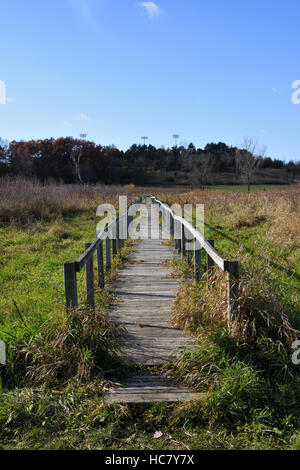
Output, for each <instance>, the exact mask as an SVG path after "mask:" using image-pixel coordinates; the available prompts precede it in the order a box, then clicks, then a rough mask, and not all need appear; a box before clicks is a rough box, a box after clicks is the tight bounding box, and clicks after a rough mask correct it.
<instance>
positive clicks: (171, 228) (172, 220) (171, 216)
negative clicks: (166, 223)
mask: <svg viewBox="0 0 300 470" xmlns="http://www.w3.org/2000/svg"><path fill="white" fill-rule="evenodd" d="M174 231H175V227H174V217H173V214H172V213H171V214H170V238H171V237H174Z"/></svg>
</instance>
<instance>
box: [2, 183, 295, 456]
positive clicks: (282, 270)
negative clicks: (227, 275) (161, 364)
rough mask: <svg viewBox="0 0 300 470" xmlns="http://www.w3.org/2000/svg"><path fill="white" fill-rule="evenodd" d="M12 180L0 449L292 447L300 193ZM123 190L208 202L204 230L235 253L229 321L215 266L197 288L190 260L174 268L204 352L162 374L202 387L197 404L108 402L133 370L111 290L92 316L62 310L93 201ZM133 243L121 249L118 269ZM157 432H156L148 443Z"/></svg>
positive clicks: (5, 196)
mask: <svg viewBox="0 0 300 470" xmlns="http://www.w3.org/2000/svg"><path fill="white" fill-rule="evenodd" d="M20 184H21V182H20V181H19V183H12V182H10V183H8V182H6V183H5V184H3V185H2V186H1V185H0V196H1V199H0V235H1V236H0V238H1V250H2V253H3V255H2V256H1V273H0V285H1V292H2V295H1V300H0V339H2V340H4V341H5V342H6V343H7V344H8V346H9V354H8V368H7V372H6V375H5V376H4V377H3V389H2V393H1V392H0V393H1V394H0V429H1V430H0V448H4V449H24V448H31V449H187V448H190V449H234V448H235V449H280V448H284V449H287V448H291V447H295V446H299V445H300V444H299V442H300V440H299V438H298V433H299V430H300V408H299V403H300V401H299V398H300V396H299V390H300V382H299V378H298V377H299V372H298V368H299V367H300V366H293V364H292V363H291V354H292V349H291V342H292V340H293V339H294V338H296V337H298V334H297V332H296V331H294V330H298V329H300V321H299V313H300V312H299V310H300V309H299V306H300V240H299V234H300V216H299V213H300V191H299V188H297V187H293V188H288V189H282V188H280V190H277V191H265V192H264V191H261V192H260V191H256V192H255V193H253V194H250V195H248V194H246V193H243V194H240V193H238V192H235V189H234V191H233V192H230V191H226V192H225V191H213V190H212V191H190V192H186V191H184V190H181V191H180V190H178V191H177V190H176V194H175V193H172V190H171V189H169V190H168V191H162V189H160V188H157V189H155V188H148V189H145V188H131V189H129V188H127V189H124V188H121V187H114V188H108V187H104V186H102V187H98V188H97V187H95V188H93V187H87V188H83V189H81V188H79V187H65V186H57V187H48V188H47V187H46V188H42V187H40V186H39V185H36V186H33V185H31V184H29V183H26V184H25V183H22V184H24V186H23V187H22V188H21V189H22V191H21V190H20ZM232 189H233V188H232ZM272 189H275V188H274V187H272ZM278 189H279V188H278ZM120 192H121V193H127V194H128V196H129V200H130V201H131V200H134V199H135V198H136V197H137V195H140V194H145V193H148V194H149V193H155V194H156V195H157V197H158V198H159V199H161V200H164V201H167V202H169V203H170V204H172V203H174V202H179V203H182V204H183V203H204V204H205V213H206V218H205V222H206V234H205V235H206V237H207V238H208V239H214V240H215V244H216V247H217V249H218V251H219V252H220V253H222V255H224V256H226V257H228V258H236V259H239V260H240V261H241V264H242V275H241V296H240V300H239V302H240V317H239V323H238V324H237V325H235V326H236V328H233V329H228V325H227V323H226V321H225V316H224V314H225V307H224V302H225V300H224V293H225V290H224V280H223V279H222V277H221V276H219V275H218V274H217V275H216V276H215V280H214V282H213V286H212V287H208V284H207V282H206V279H203V280H202V281H201V282H200V283H199V285H196V284H195V283H194V281H192V279H191V277H190V274H191V268H190V266H188V265H187V263H186V262H180V263H178V262H174V263H173V265H174V270H175V271H174V272H175V274H174V275H176V276H180V277H181V278H182V279H183V280H184V288H183V289H181V290H180V292H179V293H178V297H177V299H176V301H175V303H174V318H173V322H174V324H177V325H179V326H181V327H185V328H186V329H187V330H188V331H189V333H190V334H192V335H194V336H195V338H196V339H197V340H198V347H197V349H196V350H195V351H194V352H193V353H192V354H191V353H188V352H184V351H183V353H182V355H181V356H180V357H179V358H178V359H177V360H176V361H174V363H172V364H169V365H168V366H167V369H168V370H169V372H170V373H171V374H172V375H173V376H174V377H175V378H177V379H178V382H179V383H185V384H188V385H191V386H192V387H193V388H195V390H200V391H203V392H206V393H207V399H206V400H204V401H199V402H191V403H187V404H184V405H182V404H153V405H143V406H141V405H138V406H124V405H123V406H117V405H114V406H113V407H105V406H104V405H103V390H104V389H105V387H106V386H107V384H108V383H109V382H110V381H118V380H119V378H120V377H121V376H122V373H126V372H127V370H128V366H127V365H125V364H124V363H122V360H120V359H119V358H117V357H116V356H115V354H114V353H115V352H116V350H117V348H118V342H117V339H116V331H115V330H114V328H113V326H112V325H110V324H109V322H107V320H106V319H105V315H104V308H106V307H107V306H108V305H109V304H110V303H111V302H113V296H112V294H111V293H110V291H109V289H105V291H104V292H101V291H98V292H97V297H96V298H97V302H98V308H97V309H96V311H95V313H92V312H90V311H88V310H87V309H85V308H84V306H83V307H82V308H81V310H80V312H79V317H78V318H77V320H76V318H75V319H74V318H72V317H71V318H67V316H66V314H65V311H64V292H63V284H62V278H63V269H62V265H63V262H64V261H66V260H68V259H75V258H77V257H78V256H79V255H80V254H81V253H82V252H83V246H84V243H85V242H88V241H92V240H93V238H94V233H95V227H96V222H97V218H96V216H95V212H96V208H97V205H98V204H100V203H101V202H104V201H105V202H110V203H113V204H115V203H116V201H117V196H118V194H119V193H120ZM131 250H132V247H131V246H130V245H128V246H127V247H126V248H125V250H123V253H122V256H121V257H119V258H117V259H116V260H115V269H117V267H118V266H121V265H122V264H124V263H126V259H127V257H128V255H129V253H130V252H131ZM113 275H115V271H114V273H113ZM108 280H109V279H108ZM80 293H81V295H82V294H83V278H82V277H80ZM14 302H15V303H14ZM240 325H243V328H239V326H240ZM137 369H138V370H137V372H141V371H140V370H139V368H138V367H137ZM143 372H147V370H144V371H143ZM152 372H153V370H152ZM157 430H159V431H161V432H162V436H161V438H160V439H155V438H154V433H155V431H157Z"/></svg>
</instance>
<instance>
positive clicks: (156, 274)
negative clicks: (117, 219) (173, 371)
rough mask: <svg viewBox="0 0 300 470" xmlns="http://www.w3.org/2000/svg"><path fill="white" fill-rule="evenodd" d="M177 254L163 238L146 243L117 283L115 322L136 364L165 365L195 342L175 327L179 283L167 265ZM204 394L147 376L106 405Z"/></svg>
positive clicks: (145, 226) (127, 385) (145, 229)
mask: <svg viewBox="0 0 300 470" xmlns="http://www.w3.org/2000/svg"><path fill="white" fill-rule="evenodd" d="M148 204H149V203H148ZM151 229H152V237H154V238H157V237H158V236H159V232H158V230H159V227H151ZM140 231H141V232H142V234H143V235H146V234H147V233H148V218H147V217H146V216H144V217H143V219H142V223H141V227H140ZM162 236H164V234H163V235H162ZM174 254H175V250H174V248H173V247H171V246H167V245H166V244H163V240H162V237H160V239H147V240H142V241H141V242H140V243H139V244H138V245H137V247H136V250H135V252H134V254H133V255H132V256H131V258H130V260H129V263H128V265H127V266H126V267H125V268H124V269H122V270H121V271H120V273H119V278H118V280H117V281H116V282H115V283H114V284H113V289H114V292H115V294H116V295H117V297H118V303H117V305H116V306H115V307H114V308H113V309H112V311H111V314H110V318H111V320H112V321H113V322H116V323H118V324H121V325H124V327H125V328H126V332H125V333H124V334H123V335H122V337H121V347H122V355H123V356H124V357H125V358H126V359H128V360H129V361H130V362H132V363H134V364H141V365H146V366H155V365H162V364H165V363H167V362H169V361H170V360H171V359H172V357H173V356H174V355H176V353H178V348H180V347H181V346H185V347H191V346H192V345H193V344H194V342H193V339H192V338H191V337H190V336H188V335H186V334H184V333H183V332H182V331H181V330H178V329H176V328H174V327H172V326H171V325H170V319H171V314H172V312H171V305H172V302H173V300H174V298H175V296H176V292H177V290H178V289H179V288H180V283H179V281H178V280H176V279H174V278H172V277H171V268H170V267H167V266H166V265H164V264H163V263H164V261H166V260H171V259H172V258H173V256H174ZM199 396H200V394H195V393H193V392H191V391H190V390H187V389H185V388H179V387H175V386H174V385H173V384H172V381H171V380H170V379H168V378H166V377H157V376H154V377H149V376H145V377H139V378H138V379H137V377H133V378H131V379H129V380H128V381H127V382H126V383H124V388H120V389H116V390H111V391H110V392H108V394H107V396H106V401H107V402H147V401H177V400H187V399H191V398H197V397H199Z"/></svg>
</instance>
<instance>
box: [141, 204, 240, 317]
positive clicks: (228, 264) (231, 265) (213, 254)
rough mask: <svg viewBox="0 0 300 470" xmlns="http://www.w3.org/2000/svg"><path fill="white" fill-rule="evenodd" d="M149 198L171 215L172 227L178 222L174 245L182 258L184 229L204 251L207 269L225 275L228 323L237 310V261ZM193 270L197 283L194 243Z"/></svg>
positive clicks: (198, 264)
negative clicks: (224, 255) (217, 269)
mask: <svg viewBox="0 0 300 470" xmlns="http://www.w3.org/2000/svg"><path fill="white" fill-rule="evenodd" d="M149 197H150V198H151V200H152V202H153V201H154V202H156V203H157V204H158V205H159V206H160V207H161V208H162V209H163V210H164V211H165V212H168V213H169V214H170V215H171V219H173V222H172V226H174V223H175V222H178V223H179V224H180V225H181V227H182V231H181V232H182V234H181V237H180V240H179V241H178V242H175V243H176V247H177V248H178V251H179V252H181V255H182V256H185V255H186V249H185V237H184V227H185V228H186V229H187V230H188V231H189V232H190V234H191V236H192V237H193V238H194V240H197V241H198V242H199V243H200V246H201V247H202V248H203V249H204V250H205V251H206V254H207V268H208V269H210V268H211V267H212V266H213V265H214V264H216V265H217V266H219V268H220V269H221V270H222V271H224V272H226V273H227V292H228V321H230V319H231V318H233V317H234V315H235V314H236V311H237V308H238V307H237V298H238V295H239V292H238V285H239V262H238V261H237V260H226V259H224V258H223V257H222V256H221V255H220V254H219V253H218V251H217V250H216V249H215V247H214V246H213V245H214V240H206V239H205V238H204V237H203V235H201V233H199V231H198V230H197V229H196V228H195V227H194V226H193V225H192V224H191V223H190V222H188V221H187V220H185V219H184V218H183V217H180V216H178V215H176V214H175V213H174V211H172V209H170V207H169V206H168V205H166V204H164V203H163V202H162V201H160V200H159V199H157V198H156V197H155V196H153V195H150V196H149ZM172 226H171V232H172ZM194 270H195V278H196V280H197V281H199V280H200V278H201V254H200V250H199V249H197V248H196V243H195V244H194Z"/></svg>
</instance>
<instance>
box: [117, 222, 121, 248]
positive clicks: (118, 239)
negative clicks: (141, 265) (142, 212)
mask: <svg viewBox="0 0 300 470" xmlns="http://www.w3.org/2000/svg"><path fill="white" fill-rule="evenodd" d="M116 224H117V227H116V236H117V239H116V242H117V251H120V249H121V244H120V219H119V217H118V218H117V222H116Z"/></svg>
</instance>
